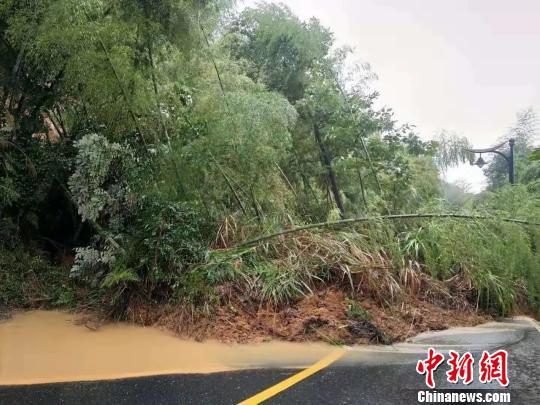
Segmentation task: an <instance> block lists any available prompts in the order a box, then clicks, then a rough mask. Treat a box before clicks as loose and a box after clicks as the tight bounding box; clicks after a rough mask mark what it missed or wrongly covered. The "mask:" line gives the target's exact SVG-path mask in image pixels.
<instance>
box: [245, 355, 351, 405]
mask: <svg viewBox="0 0 540 405" xmlns="http://www.w3.org/2000/svg"><path fill="white" fill-rule="evenodd" d="M344 353H345V351H344V350H339V351H335V352H332V353H330V354H329V355H328V356H326V357H323V358H322V359H321V360H319V361H318V362H317V363H315V364H313V365H312V366H310V367H308V368H306V369H305V370H302V371H301V372H299V373H298V374H295V375H293V376H291V377H289V378H287V379H286V380H283V381H281V382H280V383H277V384H276V385H274V386H272V387H270V388H267V389H265V390H264V391H262V392H259V393H258V394H256V395H254V396H252V397H251V398H248V399H246V400H244V401H242V402H240V404H239V405H255V404H260V403H261V402H263V401H266V400H267V399H268V398H271V397H273V396H274V395H276V394H279V393H280V392H281V391H285V390H286V389H287V388H290V387H292V386H293V385H294V384H297V383H299V382H300V381H302V380H305V379H306V378H308V377H309V376H311V375H313V374H315V373H316V372H318V371H320V370H322V369H323V368H325V367H328V366H329V365H330V364H332V363H333V362H335V361H336V360H338V359H339V358H341V356H343V354H344Z"/></svg>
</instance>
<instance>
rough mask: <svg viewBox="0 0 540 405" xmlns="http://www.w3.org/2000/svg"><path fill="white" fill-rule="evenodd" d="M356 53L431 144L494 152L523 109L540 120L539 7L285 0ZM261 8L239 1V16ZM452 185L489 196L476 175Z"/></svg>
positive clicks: (466, 173) (488, 0) (386, 99)
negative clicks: (467, 143)
mask: <svg viewBox="0 0 540 405" xmlns="http://www.w3.org/2000/svg"><path fill="white" fill-rule="evenodd" d="M281 2H282V3H284V4H286V5H288V6H289V7H290V8H291V9H292V10H293V12H294V13H295V14H297V15H298V16H299V17H300V18H301V19H308V18H310V17H312V16H315V17H317V18H318V19H319V20H320V21H321V22H322V24H323V25H325V26H327V27H329V28H330V29H331V30H332V31H333V32H334V33H335V36H336V40H337V43H338V45H343V44H347V45H350V46H352V47H353V48H354V49H355V55H354V57H355V58H356V59H358V60H360V61H365V62H369V63H370V64H371V67H372V70H373V71H374V72H375V73H376V74H377V76H378V77H379V80H378V81H377V82H375V83H373V85H372V87H373V88H374V89H376V90H379V92H380V93H381V96H380V101H381V103H383V104H384V105H387V106H389V107H392V108H393V109H394V111H395V114H396V118H397V119H398V120H399V121H400V122H409V123H411V124H414V125H416V127H417V130H418V132H419V134H420V135H421V136H422V137H423V138H425V139H431V138H432V137H433V136H434V135H435V134H436V133H437V132H439V131H440V130H442V129H446V130H450V131H455V132H457V133H458V134H460V135H463V136H466V137H467V138H469V139H470V140H471V141H472V143H473V144H474V145H475V147H488V146H491V145H493V144H494V143H495V142H496V140H497V138H498V137H500V136H501V135H503V134H504V133H505V131H506V129H507V128H508V127H509V126H510V125H512V124H513V122H514V120H515V116H516V113H517V112H518V111H519V110H521V109H523V108H526V107H530V106H531V107H533V108H534V109H535V110H536V111H537V112H540V91H539V90H540V0H469V1H467V0H285V1H281ZM256 3H258V1H256V0H243V1H242V0H240V7H243V6H252V5H254V4H256ZM447 179H448V180H449V181H458V180H464V181H466V182H467V183H470V184H471V185H472V190H474V191H479V190H481V189H482V187H483V182H484V176H483V174H482V171H481V170H480V169H478V168H477V167H471V166H469V165H465V166H463V167H459V168H456V169H451V170H450V171H449V172H448V174H447Z"/></svg>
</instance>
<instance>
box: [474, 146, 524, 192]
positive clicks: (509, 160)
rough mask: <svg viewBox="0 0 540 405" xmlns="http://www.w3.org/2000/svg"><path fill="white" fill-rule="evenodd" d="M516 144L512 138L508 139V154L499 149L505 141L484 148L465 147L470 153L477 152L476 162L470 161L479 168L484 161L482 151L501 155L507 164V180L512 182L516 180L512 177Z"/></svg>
mask: <svg viewBox="0 0 540 405" xmlns="http://www.w3.org/2000/svg"><path fill="white" fill-rule="evenodd" d="M515 144H516V140H515V139H514V138H512V139H510V140H509V141H508V145H510V155H509V156H506V155H505V154H504V153H502V152H501V151H500V150H499V149H501V148H502V147H503V146H505V145H506V142H503V143H501V144H500V145H497V146H494V147H492V148H486V149H465V150H466V151H468V152H472V153H478V154H480V156H479V157H478V159H477V160H476V162H474V163H473V162H471V165H475V166H478V167H479V168H482V167H483V166H484V165H485V164H486V161H485V160H484V159H482V153H496V154H497V155H499V156H502V157H503V158H504V160H506V163H507V164H508V180H509V181H510V184H514V183H515V182H516V181H515V180H516V179H515V177H514V145H515Z"/></svg>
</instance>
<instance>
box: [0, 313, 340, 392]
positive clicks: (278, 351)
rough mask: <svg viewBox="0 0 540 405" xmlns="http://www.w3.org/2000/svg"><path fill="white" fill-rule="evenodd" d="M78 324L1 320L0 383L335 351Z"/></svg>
mask: <svg viewBox="0 0 540 405" xmlns="http://www.w3.org/2000/svg"><path fill="white" fill-rule="evenodd" d="M77 318H78V316H77V315H73V314H67V313H63V312H54V311H31V312H24V313H16V314H14V315H13V317H12V318H11V319H8V320H5V321H2V322H0V385H8V384H35V383H45V382H60V381H84V380H98V379H112V378H123V377H134V376H143V375H157V374H172V373H209V372H216V371H228V370H236V369H245V368H257V367H264V366H283V367H302V366H306V365H308V364H311V363H313V362H314V361H317V360H318V359H320V358H321V357H322V356H324V355H326V354H328V353H330V352H331V351H333V350H337V349H336V348H333V347H332V346H329V345H325V344H303V343H302V344H300V343H286V342H267V343H261V344H258V345H227V344H222V343H218V342H204V343H198V342H195V341H192V340H185V339H180V338H178V337H175V336H172V335H170V334H168V333H166V332H164V331H161V330H158V329H155V328H144V327H140V326H134V325H129V324H124V323H116V324H108V325H103V326H102V327H100V328H99V329H98V330H96V331H93V330H90V329H88V328H87V327H85V326H84V325H78V324H77V322H76V320H77Z"/></svg>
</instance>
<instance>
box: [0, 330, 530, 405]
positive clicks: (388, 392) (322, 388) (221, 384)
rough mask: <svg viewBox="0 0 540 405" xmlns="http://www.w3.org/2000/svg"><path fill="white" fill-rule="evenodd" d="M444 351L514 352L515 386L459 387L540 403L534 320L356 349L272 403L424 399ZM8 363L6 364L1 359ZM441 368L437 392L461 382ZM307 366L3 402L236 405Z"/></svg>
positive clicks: (19, 390)
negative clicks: (432, 358) (424, 368)
mask: <svg viewBox="0 0 540 405" xmlns="http://www.w3.org/2000/svg"><path fill="white" fill-rule="evenodd" d="M428 346H434V347H436V348H437V350H440V351H441V352H442V353H444V351H445V350H448V349H450V348H452V349H454V350H456V351H458V352H460V353H463V352H464V351H466V350H470V351H471V352H472V353H473V355H474V356H475V358H476V363H475V364H477V362H478V358H479V354H480V352H481V351H482V350H484V349H485V350H494V349H497V348H504V349H506V350H507V351H508V353H509V366H508V368H509V377H510V385H509V386H508V388H506V389H502V388H501V387H500V386H499V385H498V383H494V384H492V385H489V386H486V385H483V384H480V383H478V382H474V383H472V384H470V385H468V386H463V385H460V386H459V388H467V389H484V390H485V389H491V390H497V391H494V392H510V394H511V396H512V397H511V398H512V401H511V403H512V404H540V365H539V361H540V333H539V331H538V330H537V329H535V328H534V327H533V326H532V325H531V324H530V323H528V322H526V321H512V322H507V323H502V324H494V325H491V326H489V327H485V328H481V329H479V328H474V329H465V330H463V331H461V332H460V331H458V332H456V331H449V332H443V333H437V334H426V335H421V336H419V337H418V338H416V339H415V340H414V342H412V343H409V344H401V345H396V346H395V347H392V348H387V349H384V350H383V351H381V352H376V353H374V352H370V351H366V350H364V349H362V348H358V349H355V348H353V349H351V350H348V351H347V352H346V354H345V355H344V356H343V357H342V358H341V359H340V360H338V361H336V362H335V363H333V364H331V365H330V366H328V367H326V368H324V369H322V370H321V371H319V372H317V373H315V374H314V375H312V376H310V377H308V378H306V379H305V380H303V381H301V382H299V383H297V384H295V385H293V386H292V387H290V388H288V389H286V390H284V391H282V392H280V393H278V394H277V395H275V396H273V397H272V398H270V399H269V400H268V401H267V402H265V403H268V404H416V403H418V402H417V393H418V390H419V389H425V385H424V380H423V376H420V375H418V374H417V373H416V372H415V366H416V362H417V361H418V360H419V359H423V358H424V357H425V348H427V347H428ZM0 366H1V364H0ZM445 370H446V369H442V368H440V369H439V370H437V373H436V375H435V380H436V383H437V387H436V389H437V391H439V392H444V390H445V389H448V388H453V389H455V388H456V386H452V385H451V384H449V383H448V382H446V381H445ZM298 372H299V370H291V369H260V370H243V371H235V372H225V373H213V374H183V375H169V376H155V377H141V378H131V379H124V380H113V381H96V382H73V383H58V384H42V385H29V386H12V387H9V386H8V387H6V386H4V387H1V386H0V404H2V405H4V404H6V405H9V404H21V405H22V404H235V403H239V402H241V401H243V400H245V399H247V398H249V397H251V396H253V395H255V394H257V393H259V392H260V391H263V390H265V389H266V388H268V387H271V386H274V385H275V384H278V383H279V382H281V381H283V380H285V379H287V378H288V377H291V376H293V375H295V374H297V373H298Z"/></svg>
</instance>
